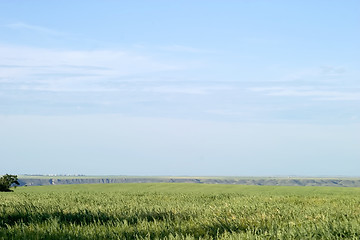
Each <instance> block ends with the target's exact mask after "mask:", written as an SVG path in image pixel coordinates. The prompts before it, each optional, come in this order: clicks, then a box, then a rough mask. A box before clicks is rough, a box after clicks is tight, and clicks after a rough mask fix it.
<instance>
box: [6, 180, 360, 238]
mask: <svg viewBox="0 0 360 240" xmlns="http://www.w3.org/2000/svg"><path fill="white" fill-rule="evenodd" d="M359 206H360V189H359V188H338V187H337V188H335V187H284V186H242V185H220V184H217V185H210V184H209V185H207V184H206V185H204V184H190V183H142V184H134V183H128V184H83V185H61V186H37V187H20V188H17V189H16V190H15V192H13V193H0V238H1V239H359V238H360V207H359Z"/></svg>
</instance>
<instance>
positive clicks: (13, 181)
mask: <svg viewBox="0 0 360 240" xmlns="http://www.w3.org/2000/svg"><path fill="white" fill-rule="evenodd" d="M16 185H20V183H19V181H18V177H17V176H16V175H10V174H5V175H4V176H2V177H1V178H0V192H12V190H11V189H10V187H12V186H15V187H16Z"/></svg>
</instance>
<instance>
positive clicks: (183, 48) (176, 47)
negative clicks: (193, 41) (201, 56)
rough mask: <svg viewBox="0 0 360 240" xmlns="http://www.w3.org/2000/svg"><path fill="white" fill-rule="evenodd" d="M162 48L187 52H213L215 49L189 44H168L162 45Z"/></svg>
mask: <svg viewBox="0 0 360 240" xmlns="http://www.w3.org/2000/svg"><path fill="white" fill-rule="evenodd" d="M160 49H161V50H165V51H170V52H187V53H213V52H214V51H210V50H206V49H201V48H194V47H189V46H183V45H178V44H174V45H168V46H162V47H160Z"/></svg>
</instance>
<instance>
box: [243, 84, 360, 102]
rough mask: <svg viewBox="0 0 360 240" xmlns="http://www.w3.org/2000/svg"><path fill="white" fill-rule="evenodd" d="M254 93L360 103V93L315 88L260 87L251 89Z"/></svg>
mask: <svg viewBox="0 0 360 240" xmlns="http://www.w3.org/2000/svg"><path fill="white" fill-rule="evenodd" d="M248 90H250V91H253V92H261V93H264V94H265V95H266V96H274V97H311V98H312V99H313V100H322V101H359V100H360V91H354V90H351V91H347V90H346V89H344V90H343V91H339V90H336V91H335V90H328V89H326V90H321V89H320V90H319V88H313V87H299V88H294V87H268V88H266V87H258V88H249V89H248Z"/></svg>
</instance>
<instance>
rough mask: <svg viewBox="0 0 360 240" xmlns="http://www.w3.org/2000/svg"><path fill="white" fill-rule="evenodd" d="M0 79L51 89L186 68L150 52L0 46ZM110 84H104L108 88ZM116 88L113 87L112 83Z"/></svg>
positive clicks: (150, 76)
mask: <svg viewBox="0 0 360 240" xmlns="http://www.w3.org/2000/svg"><path fill="white" fill-rule="evenodd" d="M0 55H1V58H0V69H1V71H0V79H3V81H8V80H9V81H11V82H12V83H13V85H12V86H13V87H17V84H18V85H19V86H20V85H21V86H22V87H24V84H27V89H29V90H30V88H32V89H33V90H36V89H38V90H40V89H41V90H45V89H46V88H47V87H48V88H49V89H51V90H52V91H54V90H55V89H56V88H58V89H59V91H65V90H66V89H67V90H72V89H78V90H81V88H83V89H87V90H89V86H93V87H100V88H102V87H103V85H104V83H106V82H107V83H109V81H110V80H111V81H113V83H114V81H117V82H121V79H124V78H127V77H129V80H131V81H136V79H134V76H141V75H147V76H148V78H149V79H151V78H152V77H153V76H154V74H156V73H160V72H167V71H174V70H179V69H184V68H186V64H185V63H181V64H180V63H170V62H168V61H167V62H166V61H165V60H161V59H160V60H159V59H155V58H153V57H151V56H149V55H140V54H136V53H133V52H129V51H118V50H114V51H111V50H103V51H70V50H67V51H60V50H51V49H40V48H29V47H18V46H4V45H2V46H1V45H0ZM109 88H110V86H106V88H105V89H106V91H108V90H109ZM115 88H116V86H115Z"/></svg>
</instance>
